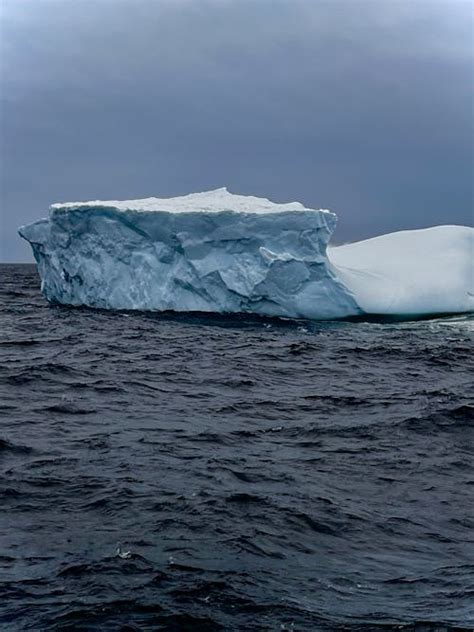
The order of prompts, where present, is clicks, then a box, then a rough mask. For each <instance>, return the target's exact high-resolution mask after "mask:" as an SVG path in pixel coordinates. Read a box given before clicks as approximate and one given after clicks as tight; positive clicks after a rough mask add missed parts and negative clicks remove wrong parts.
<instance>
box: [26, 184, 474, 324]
mask: <svg viewBox="0 0 474 632" xmlns="http://www.w3.org/2000/svg"><path fill="white" fill-rule="evenodd" d="M336 221H337V218H336V215H335V214H334V213H332V212H330V211H328V210H315V209H310V208H306V207H305V206H303V205H302V204H300V203H299V202H292V203H289V204H277V203H274V202H271V201H270V200H267V199H265V198H257V197H253V196H244V195H235V194H232V193H230V192H229V191H228V190H227V189H226V188H221V189H217V190H215V191H208V192H204V193H193V194H190V195H185V196H181V197H176V198H167V199H160V198H147V199H143V200H128V201H92V202H77V203H76V202H73V203H65V204H53V205H52V206H51V207H50V213H49V217H48V218H47V219H41V220H39V221H37V222H34V223H33V224H29V225H27V226H22V227H21V228H20V229H19V233H20V235H21V236H22V237H23V238H25V239H26V240H27V241H29V242H30V244H31V246H32V249H33V253H34V256H35V259H36V262H37V265H38V271H39V274H40V277H41V289H42V292H43V294H44V296H45V297H46V298H47V300H48V301H50V302H51V303H56V304H63V305H77V306H79V305H83V306H88V307H95V308H102V309H116V310H155V311H166V310H173V311H179V312H182V311H200V312H219V313H252V314H261V315H265V316H277V317H287V318H305V319H337V318H347V317H351V316H362V315H364V314H380V315H412V316H414V315H426V314H438V313H452V312H468V311H472V310H473V309H474V287H473V285H474V282H473V278H474V274H473V258H472V257H473V245H474V229H472V228H467V227H462V226H439V227H435V228H431V229H425V230H421V231H403V232H400V233H393V234H391V235H384V236H382V237H377V238H374V239H369V240H366V241H362V242H358V243H354V244H348V245H344V246H339V247H328V244H329V240H330V237H331V235H332V233H333V231H334V229H335V226H336Z"/></svg>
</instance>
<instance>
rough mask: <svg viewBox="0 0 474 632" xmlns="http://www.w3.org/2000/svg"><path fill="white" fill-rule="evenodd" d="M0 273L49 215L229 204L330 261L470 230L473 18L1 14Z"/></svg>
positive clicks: (210, 10)
mask: <svg viewBox="0 0 474 632" xmlns="http://www.w3.org/2000/svg"><path fill="white" fill-rule="evenodd" d="M0 29H1V33H0V35H1V51H0V71H1V75H0V99H1V104H0V126H1V129H0V134H1V135H0V176H1V184H0V195H1V197H0V261H4V262H5V261H12V262H13V261H32V256H31V253H30V248H29V246H28V244H27V243H26V242H23V241H22V240H21V239H20V238H19V237H18V235H17V232H16V231H17V227H18V226H20V225H22V224H25V223H28V222H31V221H34V220H35V219H39V218H41V217H44V216H46V215H47V209H48V206H49V205H50V204H52V203H54V202H61V201H78V200H91V199H92V200H94V199H136V198H143V197H150V196H157V197H168V196H174V195H182V194H186V193H190V192H194V191H203V190H208V189H213V188H218V187H221V186H227V187H228V189H229V190H230V191H231V192H233V193H240V194H251V195H258V196H262V197H268V198H270V199H272V200H274V201H277V202H288V201H294V200H297V201H300V202H303V203H304V204H305V205H306V206H309V207H311V208H329V209H331V210H333V211H335V212H336V213H337V215H338V218H339V219H338V227H337V229H336V233H335V235H334V238H333V241H334V242H335V243H343V242H347V241H353V240H357V239H363V238H366V237H371V236H375V235H379V234H383V233H387V232H391V231H394V230H403V229H411V228H422V227H426V226H432V225H437V224H463V225H472V223H473V181H472V173H473V135H472V134H473V95H472V86H473V78H474V73H473V70H474V68H473V63H474V62H473V52H474V51H473V35H474V27H473V11H472V4H471V2H470V0H466V1H464V0H443V1H431V0H397V1H395V0H330V1H325V0H321V1H318V0H302V1H300V0H251V1H250V0H2V1H1V3H0Z"/></svg>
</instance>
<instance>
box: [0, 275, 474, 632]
mask: <svg viewBox="0 0 474 632" xmlns="http://www.w3.org/2000/svg"><path fill="white" fill-rule="evenodd" d="M38 285H39V284H38V279H37V276H36V272H35V269H34V268H33V266H6V265H3V266H0V342H1V344H0V353H1V363H0V629H1V630H2V631H3V630H8V631H16V630H35V631H41V630H106V631H108V630H114V631H115V630H123V631H126V630H129V631H130V630H176V631H182V630H183V631H184V630H193V631H194V630H196V631H204V630H205V631H213V630H231V631H234V630H235V631H241V630H245V631H246V630H252V631H254V630H256V631H259V630H275V631H281V630H294V631H295V632H296V631H299V630H310V631H318V630H322V631H326V630H351V631H355V630H364V631H370V630H378V629H383V630H392V629H400V628H399V627H398V626H403V627H402V628H401V629H407V630H424V631H427V630H438V631H440V630H455V629H471V628H473V627H474V466H473V462H474V459H473V452H474V450H473V448H474V444H473V438H474V430H473V411H474V389H473V375H474V354H473V353H472V352H473V345H472V342H473V337H474V319H472V318H469V317H451V318H442V319H433V320H424V321H418V322H403V323H395V322H392V323H376V322H371V323H369V322H355V323H349V322H339V323H336V322H335V323H308V322H284V321H272V320H263V319H257V318H250V317H248V318H246V317H241V318H235V317H212V316H211V317H210V316H204V315H194V316H184V315H181V316H180V315H169V314H168V315H156V314H143V313H110V312H102V311H93V310H85V309H84V310H83V309H68V308H64V307H50V306H48V305H47V303H46V302H45V301H44V299H43V298H42V297H41V295H40V293H39V288H38ZM118 543H120V549H119V550H120V552H121V556H120V555H118V554H117V548H118V546H119V544H118ZM128 551H130V554H129V555H127V553H126V552H128Z"/></svg>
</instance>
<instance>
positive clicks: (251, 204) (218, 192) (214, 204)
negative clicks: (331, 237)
mask: <svg viewBox="0 0 474 632" xmlns="http://www.w3.org/2000/svg"><path fill="white" fill-rule="evenodd" d="M92 208H96V209H97V208H108V209H110V208H113V209H115V210H117V211H145V212H159V211H162V212H166V213H222V212H225V211H232V212H234V213H257V214H260V213H283V212H286V211H308V210H313V209H307V208H305V207H304V206H303V204H301V203H300V202H289V203H287V204H277V203H276V202H272V201H271V200H267V199H266V198H259V197H255V196H253V195H236V194H235V193H230V192H229V191H228V190H227V188H226V187H222V188H220V189H215V190H214V191H204V192H202V193H190V194H189V195H180V196H179V197H174V198H156V197H150V198H144V199H143V200H121V201H120V200H109V201H103V200H95V201H93V202H66V203H58V204H52V205H51V207H50V209H51V210H52V211H54V210H57V209H58V210H87V209H92ZM320 212H321V213H329V211H327V210H323V209H321V211H320Z"/></svg>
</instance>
